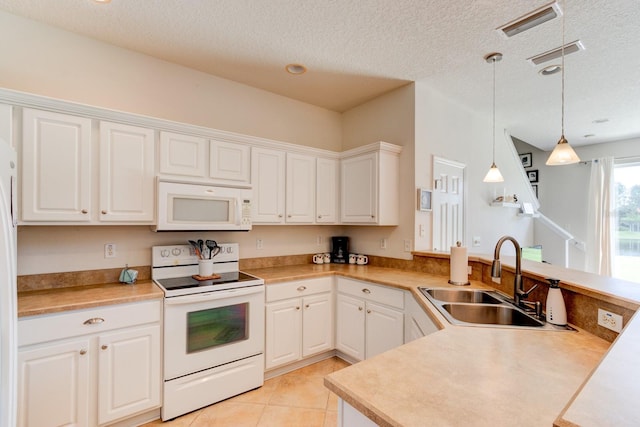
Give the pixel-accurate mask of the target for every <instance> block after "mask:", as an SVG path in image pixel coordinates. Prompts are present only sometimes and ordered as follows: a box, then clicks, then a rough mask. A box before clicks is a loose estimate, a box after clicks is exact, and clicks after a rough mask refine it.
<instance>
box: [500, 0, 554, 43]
mask: <svg viewBox="0 0 640 427" xmlns="http://www.w3.org/2000/svg"><path fill="white" fill-rule="evenodd" d="M561 13H562V12H561V11H560V7H559V6H558V4H557V3H556V2H553V3H550V4H547V5H545V6H542V7H541V8H539V9H536V10H534V11H533V12H529V13H527V14H526V15H524V16H521V17H519V18H516V19H515V20H514V21H511V22H509V23H508V24H505V25H503V26H501V27H498V28H496V30H498V31H499V32H500V33H501V34H503V35H504V36H505V37H513V36H515V35H516V34H520V33H522V32H525V31H527V30H529V29H531V28H533V27H536V26H538V25H540V24H543V23H545V22H547V21H551V20H552V19H554V18H556V17H557V16H559V15H560V14H561Z"/></svg>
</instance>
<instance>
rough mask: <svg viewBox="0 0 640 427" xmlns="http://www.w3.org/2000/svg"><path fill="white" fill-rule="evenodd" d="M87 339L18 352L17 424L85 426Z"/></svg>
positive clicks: (86, 424) (87, 407) (87, 408)
mask: <svg viewBox="0 0 640 427" xmlns="http://www.w3.org/2000/svg"><path fill="white" fill-rule="evenodd" d="M89 366H90V363H89V340H88V339H86V338H85V339H79V340H76V341H70V342H66V343H64V344H52V345H48V346H45V347H40V348H36V349H33V350H21V351H20V352H19V353H18V367H19V373H18V426H20V427H39V426H42V427H50V426H66V425H73V426H88V425H91V424H93V423H90V422H89Z"/></svg>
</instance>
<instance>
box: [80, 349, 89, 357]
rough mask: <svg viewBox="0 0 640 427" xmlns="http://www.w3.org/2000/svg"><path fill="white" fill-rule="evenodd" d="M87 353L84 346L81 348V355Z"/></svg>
mask: <svg viewBox="0 0 640 427" xmlns="http://www.w3.org/2000/svg"><path fill="white" fill-rule="evenodd" d="M85 354H87V350H85V349H84V348H83V349H82V350H80V356H84V355H85Z"/></svg>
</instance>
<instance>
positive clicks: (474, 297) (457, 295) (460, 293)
mask: <svg viewBox="0 0 640 427" xmlns="http://www.w3.org/2000/svg"><path fill="white" fill-rule="evenodd" d="M420 290H421V291H422V293H423V294H424V293H426V294H428V295H430V296H431V297H432V298H433V299H436V300H438V301H444V302H458V303H460V302H463V303H475V304H502V303H503V302H504V301H503V300H501V299H499V298H498V297H497V294H496V293H495V292H491V291H482V290H476V289H426V288H420Z"/></svg>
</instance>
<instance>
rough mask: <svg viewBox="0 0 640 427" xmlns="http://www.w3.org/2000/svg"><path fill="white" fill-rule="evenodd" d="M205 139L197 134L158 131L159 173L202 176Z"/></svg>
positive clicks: (205, 149) (205, 146) (205, 151)
mask: <svg viewBox="0 0 640 427" xmlns="http://www.w3.org/2000/svg"><path fill="white" fill-rule="evenodd" d="M206 155H207V140H206V139H204V138H200V137H197V136H190V135H181V134H178V133H173V132H160V173H161V174H171V175H184V176H193V177H198V178H204V177H205V174H206V170H207V168H206V165H207V162H206V160H207V157H206Z"/></svg>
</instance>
